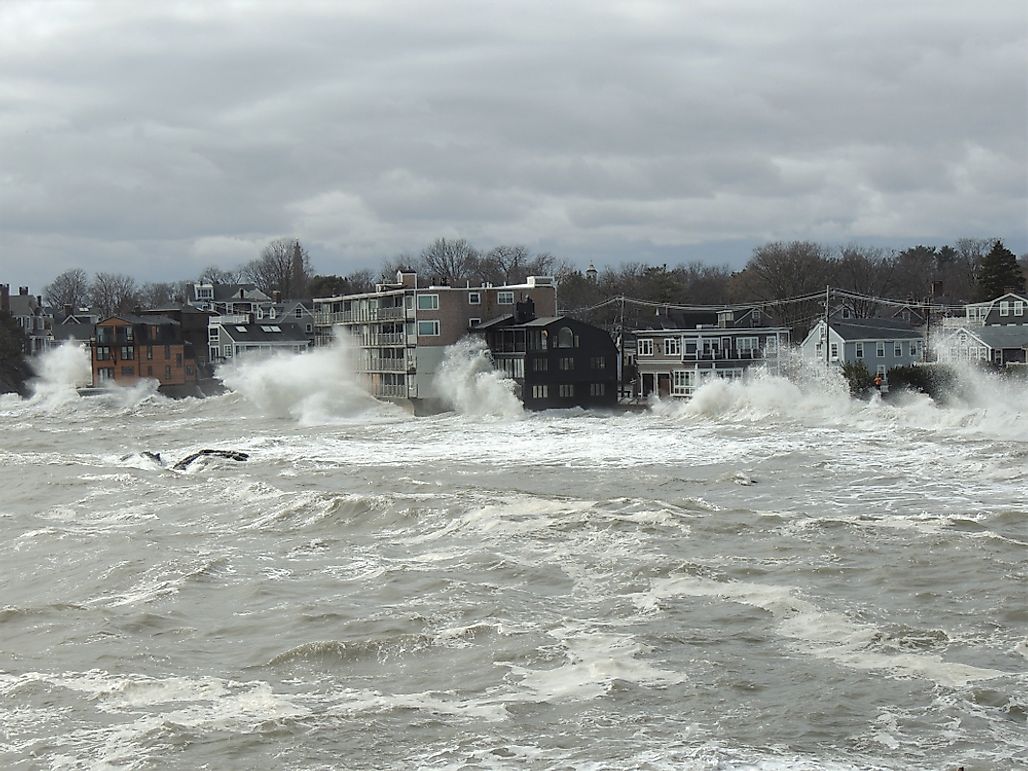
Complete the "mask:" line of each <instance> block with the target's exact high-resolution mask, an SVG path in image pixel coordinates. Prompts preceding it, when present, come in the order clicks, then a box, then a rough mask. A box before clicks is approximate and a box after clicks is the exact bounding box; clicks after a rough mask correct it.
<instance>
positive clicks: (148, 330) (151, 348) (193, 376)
mask: <svg viewBox="0 0 1028 771" xmlns="http://www.w3.org/2000/svg"><path fill="white" fill-rule="evenodd" d="M91 358H92V368H93V385H94V386H103V385H106V384H110V383H115V384H117V385H134V384H135V383H138V382H139V381H140V380H141V379H144V378H150V379H153V380H157V381H158V382H159V383H160V386H159V390H161V391H162V392H165V393H170V394H173V395H178V394H187V393H190V391H191V390H193V389H195V387H196V382H197V366H196V357H195V355H194V353H193V346H192V345H191V344H190V343H188V342H187V341H185V340H184V339H183V336H182V327H181V325H180V324H179V323H178V322H177V321H175V320H174V319H170V318H168V317H166V316H137V315H133V314H118V315H116V316H111V317H110V318H107V319H104V320H103V321H101V322H100V323H99V324H97V325H96V337H95V340H94V341H93V343H92V356H91Z"/></svg>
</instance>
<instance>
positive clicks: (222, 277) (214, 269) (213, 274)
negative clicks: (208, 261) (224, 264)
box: [196, 265, 239, 284]
mask: <svg viewBox="0 0 1028 771" xmlns="http://www.w3.org/2000/svg"><path fill="white" fill-rule="evenodd" d="M196 281H197V283H198V284H236V283H238V282H239V271H238V270H222V269H221V268H219V267H218V266H216V265H211V266H210V267H208V268H206V269H204V271H203V273H201V274H200V275H199V276H198V277H197V279H196Z"/></svg>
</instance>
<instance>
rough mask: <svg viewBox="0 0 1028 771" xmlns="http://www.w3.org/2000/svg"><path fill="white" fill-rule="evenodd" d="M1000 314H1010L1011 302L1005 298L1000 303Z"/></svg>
mask: <svg viewBox="0 0 1028 771" xmlns="http://www.w3.org/2000/svg"><path fill="white" fill-rule="evenodd" d="M999 315H1000V316H1009V315H1010V303H1009V302H1008V301H1007V300H1003V301H1002V302H1001V303H1000V304H999Z"/></svg>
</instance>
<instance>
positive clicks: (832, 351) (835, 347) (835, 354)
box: [828, 343, 839, 360]
mask: <svg viewBox="0 0 1028 771" xmlns="http://www.w3.org/2000/svg"><path fill="white" fill-rule="evenodd" d="M828 355H829V356H831V357H832V359H833V360H835V359H838V358H839V344H838V343H832V344H831V346H829V349H828Z"/></svg>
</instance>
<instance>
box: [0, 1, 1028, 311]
mask: <svg viewBox="0 0 1028 771" xmlns="http://www.w3.org/2000/svg"><path fill="white" fill-rule="evenodd" d="M1026 9H1028V4H1026V3H1025V2H1024V0H1009V1H1008V0H988V2H979V3H969V2H966V0H959V1H956V0H922V1H916V0H904V2H899V3H897V2H895V0H864V1H863V2H859V3H829V2H824V1H823V0H778V1H776V2H766V1H765V0H710V1H709V2H708V1H703V0H676V1H673V2H663V1H662V0H654V1H653V2H646V1H645V0H631V1H629V2H612V1H610V0H588V1H587V2H568V1H566V0H561V2H555V1H554V0H546V1H545V2H534V0H528V1H525V0H518V1H517V2H515V1H513V0H512V1H511V2H483V1H482V0H475V1H474V2H432V1H431V0H429V1H426V0H415V1H413V2H384V0H368V1H367V2H350V1H349V0H341V1H339V2H324V3H311V2H297V0H291V2H271V0H266V1H265V2H196V3H193V2H172V1H171V0H169V1H168V2H152V3H151V2H145V3H144V2H136V1H135V0H132V1H131V2H130V1H129V0H124V1H121V2H119V1H117V0H105V1H104V2H95V3H91V2H54V1H53V0H36V1H34V2H26V1H23V0H3V2H0V183H2V184H0V238H2V240H3V248H2V251H0V255H2V256H0V282H4V283H10V284H12V285H13V286H18V285H22V284H30V285H31V286H32V287H33V291H34V293H35V292H36V290H37V288H38V289H39V291H41V290H42V285H43V284H45V283H46V282H48V281H49V280H50V279H51V278H53V277H54V276H55V275H57V274H58V273H60V272H61V271H63V270H65V269H67V268H69V267H82V268H84V269H85V270H87V272H90V273H93V272H95V271H99V270H108V271H118V272H126V273H130V274H132V275H134V276H135V277H136V278H137V279H138V280H140V281H147V280H175V279H183V278H193V277H195V275H197V274H198V273H199V272H200V271H201V270H203V268H205V267H206V266H208V265H212V264H214V265H218V266H221V267H224V268H231V267H237V266H239V265H241V264H242V263H244V262H246V261H247V260H249V259H251V258H253V257H255V256H256V255H257V253H258V252H259V251H260V248H261V246H262V245H263V244H265V243H266V242H267V241H268V240H270V239H273V238H276V237H281V236H296V237H298V238H300V239H301V240H302V241H303V242H304V243H306V244H307V245H308V247H309V249H310V252H311V254H312V257H313V262H314V267H315V269H316V270H317V271H318V272H321V273H345V272H347V271H349V270H353V269H356V268H361V267H376V268H377V266H378V265H379V264H380V262H381V261H382V260H383V259H384V258H387V257H391V256H395V255H397V254H400V253H403V252H408V253H413V252H417V251H419V250H420V249H421V247H422V246H424V245H425V244H426V243H428V242H429V241H431V240H432V239H434V238H436V237H439V236H447V237H457V236H459V237H464V238H467V239H469V240H470V241H472V242H473V243H474V244H476V245H478V246H480V247H486V248H487V247H490V246H493V245H496V244H498V243H524V244H527V245H528V246H529V247H530V248H532V249H536V250H548V251H551V252H553V253H554V254H556V255H558V256H559V257H563V258H567V259H569V260H571V261H574V262H577V263H579V264H580V265H581V266H582V267H585V265H586V264H588V262H590V261H594V262H595V263H596V264H597V265H604V264H619V263H621V262H623V261H627V260H642V261H656V262H667V263H669V264H674V263H678V262H685V261H689V260H697V259H698V260H703V261H706V262H710V263H714V264H728V265H731V266H733V267H736V266H741V265H742V264H743V263H744V262H745V260H746V259H747V258H748V257H749V255H750V252H751V250H752V247H753V246H754V245H755V244H758V243H761V242H764V241H767V240H777V239H786V240H791V239H814V240H819V241H824V242H827V243H833V244H840V243H851V242H857V243H874V244H877V245H882V246H895V247H899V248H902V247H904V246H908V245H912V244H915V243H919V242H926V243H934V244H942V243H945V242H947V241H950V240H953V239H955V238H959V237H961V236H981V237H987V236H989V237H991V236H998V237H1002V238H1004V239H1005V240H1006V241H1007V243H1008V245H1009V246H1010V247H1011V248H1012V249H1013V250H1014V251H1015V252H1017V253H1018V254H1021V253H1024V252H1025V251H1028V11H1026Z"/></svg>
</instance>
